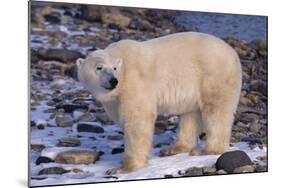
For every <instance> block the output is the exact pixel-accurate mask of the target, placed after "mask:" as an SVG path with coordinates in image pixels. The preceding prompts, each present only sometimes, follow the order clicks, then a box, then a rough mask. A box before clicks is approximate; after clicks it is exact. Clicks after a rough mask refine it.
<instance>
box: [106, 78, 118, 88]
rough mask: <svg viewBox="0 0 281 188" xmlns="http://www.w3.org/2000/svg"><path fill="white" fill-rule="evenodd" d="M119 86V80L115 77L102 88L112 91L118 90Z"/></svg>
mask: <svg viewBox="0 0 281 188" xmlns="http://www.w3.org/2000/svg"><path fill="white" fill-rule="evenodd" d="M117 84H118V80H117V79H116V78H115V77H111V78H110V79H108V81H107V82H106V83H104V84H103V85H102V87H103V88H105V89H107V90H112V89H115V88H116V86H117Z"/></svg>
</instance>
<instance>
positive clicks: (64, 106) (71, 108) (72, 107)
mask: <svg viewBox="0 0 281 188" xmlns="http://www.w3.org/2000/svg"><path fill="white" fill-rule="evenodd" d="M56 109H64V111H65V112H67V113H72V112H73V111H74V110H78V109H84V110H88V105H82V104H80V105H79V104H68V103H64V104H58V105H56Z"/></svg>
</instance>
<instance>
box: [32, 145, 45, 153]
mask: <svg viewBox="0 0 281 188" xmlns="http://www.w3.org/2000/svg"><path fill="white" fill-rule="evenodd" d="M30 148H31V150H34V151H37V152H41V151H42V150H43V149H45V148H46V147H45V146H44V145H43V144H31V145H30Z"/></svg>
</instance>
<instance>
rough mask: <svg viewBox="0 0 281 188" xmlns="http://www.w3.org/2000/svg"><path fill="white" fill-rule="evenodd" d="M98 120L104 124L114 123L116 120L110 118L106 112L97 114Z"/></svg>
mask: <svg viewBox="0 0 281 188" xmlns="http://www.w3.org/2000/svg"><path fill="white" fill-rule="evenodd" d="M96 120H97V121H99V122H101V123H102V124H104V125H111V124H114V122H113V121H111V120H110V119H109V117H108V116H107V115H106V113H102V114H97V115H96Z"/></svg>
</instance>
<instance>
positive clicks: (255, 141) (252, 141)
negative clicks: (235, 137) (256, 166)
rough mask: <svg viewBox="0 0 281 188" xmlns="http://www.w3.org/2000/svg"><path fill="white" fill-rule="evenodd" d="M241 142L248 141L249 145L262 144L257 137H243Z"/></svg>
mask: <svg viewBox="0 0 281 188" xmlns="http://www.w3.org/2000/svg"><path fill="white" fill-rule="evenodd" d="M241 141H242V142H248V143H249V144H251V145H255V144H262V139H261V138H257V137H243V138H242V139H241Z"/></svg>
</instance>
